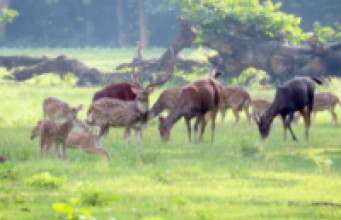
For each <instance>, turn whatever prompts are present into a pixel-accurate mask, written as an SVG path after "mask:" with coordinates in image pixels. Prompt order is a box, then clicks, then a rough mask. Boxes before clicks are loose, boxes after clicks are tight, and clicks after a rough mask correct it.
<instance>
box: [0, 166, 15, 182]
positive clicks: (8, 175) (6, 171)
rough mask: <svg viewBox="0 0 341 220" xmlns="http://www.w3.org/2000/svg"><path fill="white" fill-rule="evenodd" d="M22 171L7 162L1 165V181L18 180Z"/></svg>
mask: <svg viewBox="0 0 341 220" xmlns="http://www.w3.org/2000/svg"><path fill="white" fill-rule="evenodd" d="M19 175H20V169H19V168H18V167H16V166H14V165H13V164H11V163H9V162H6V163H3V164H0V179H1V180H12V181H13V180H16V179H18V178H19Z"/></svg>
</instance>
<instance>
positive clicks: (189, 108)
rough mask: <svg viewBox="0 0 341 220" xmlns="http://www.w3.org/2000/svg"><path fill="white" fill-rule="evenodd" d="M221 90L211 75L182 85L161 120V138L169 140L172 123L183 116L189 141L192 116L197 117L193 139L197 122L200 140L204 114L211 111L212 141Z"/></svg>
mask: <svg viewBox="0 0 341 220" xmlns="http://www.w3.org/2000/svg"><path fill="white" fill-rule="evenodd" d="M222 91H223V87H222V86H221V85H220V83H219V82H218V81H217V80H216V79H215V78H213V77H205V78H201V79H198V80H196V81H194V82H192V83H190V84H189V85H187V86H186V87H184V88H183V89H182V91H181V94H180V97H179V99H178V101H177V103H176V105H175V106H174V108H173V109H172V110H171V112H170V114H169V115H168V117H167V118H166V119H164V120H161V123H160V126H159V131H160V136H161V138H162V140H163V141H168V140H169V138H170V132H171V129H172V127H173V125H174V124H175V123H176V122H177V121H178V120H179V119H180V118H182V117H184V118H185V121H186V124H187V130H188V136H189V141H191V124H190V120H191V119H192V118H193V117H197V121H196V123H195V126H194V141H195V142H196V140H197V138H196V136H197V131H198V125H199V124H200V127H201V133H200V137H199V140H201V139H202V136H203V132H204V128H205V125H206V121H205V114H206V113H208V112H211V113H210V116H211V123H212V124H211V130H212V134H211V142H212V143H213V142H214V130H215V119H216V116H217V111H218V107H219V102H220V98H221V93H222Z"/></svg>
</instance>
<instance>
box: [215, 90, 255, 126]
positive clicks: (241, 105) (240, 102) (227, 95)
mask: <svg viewBox="0 0 341 220" xmlns="http://www.w3.org/2000/svg"><path fill="white" fill-rule="evenodd" d="M221 99H222V100H221V103H220V106H219V110H220V113H221V123H222V124H223V123H224V119H225V112H226V109H228V108H231V109H232V111H233V114H234V117H235V122H234V124H233V126H235V125H236V124H237V123H238V121H239V119H240V117H239V112H240V111H242V110H244V111H245V114H246V117H247V120H248V121H249V124H250V123H251V115H250V113H249V106H250V102H251V96H250V93H249V92H248V91H247V90H246V89H244V88H243V87H241V86H229V87H226V88H224V90H223V93H222V98H221Z"/></svg>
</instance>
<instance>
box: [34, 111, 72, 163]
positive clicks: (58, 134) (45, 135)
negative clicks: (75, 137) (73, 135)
mask: <svg viewBox="0 0 341 220" xmlns="http://www.w3.org/2000/svg"><path fill="white" fill-rule="evenodd" d="M77 113H78V111H77V110H76V109H72V110H71V111H67V115H66V117H67V120H66V121H65V122H64V123H61V124H59V123H55V122H53V121H51V120H44V121H43V123H42V125H41V129H40V156H42V155H43V148H44V146H45V145H47V148H46V154H48V152H49V150H50V148H51V146H52V143H54V144H55V145H56V146H55V151H58V150H59V145H62V150H63V159H64V160H65V151H66V140H67V138H68V136H69V134H70V132H71V130H72V128H73V125H74V123H75V120H76V118H77Z"/></svg>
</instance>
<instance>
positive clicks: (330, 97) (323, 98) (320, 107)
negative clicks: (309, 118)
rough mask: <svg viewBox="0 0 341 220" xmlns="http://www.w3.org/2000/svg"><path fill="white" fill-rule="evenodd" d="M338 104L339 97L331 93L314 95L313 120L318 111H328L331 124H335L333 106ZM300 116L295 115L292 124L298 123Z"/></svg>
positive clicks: (335, 116)
mask: <svg viewBox="0 0 341 220" xmlns="http://www.w3.org/2000/svg"><path fill="white" fill-rule="evenodd" d="M337 104H339V105H340V106H341V103H340V99H339V97H338V96H337V95H336V94H334V93H332V92H321V93H318V94H316V95H315V97H314V107H313V113H314V120H315V118H316V113H317V112H319V111H325V110H329V112H330V114H331V115H332V121H331V123H332V124H333V123H335V124H337V114H336V113H335V106H336V105H337ZM300 117H301V114H299V113H298V114H297V115H296V116H295V117H294V122H295V123H298V122H299V120H300Z"/></svg>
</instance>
